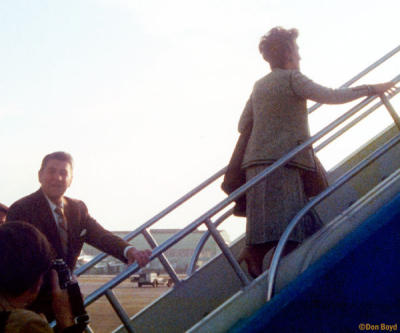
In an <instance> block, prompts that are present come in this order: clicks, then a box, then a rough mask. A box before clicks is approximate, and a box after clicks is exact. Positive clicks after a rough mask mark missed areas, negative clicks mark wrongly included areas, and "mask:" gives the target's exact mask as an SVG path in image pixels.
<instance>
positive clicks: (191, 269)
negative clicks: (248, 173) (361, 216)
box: [187, 79, 400, 275]
mask: <svg viewBox="0 0 400 333" xmlns="http://www.w3.org/2000/svg"><path fill="white" fill-rule="evenodd" d="M395 80H396V79H395ZM399 92H400V88H397V89H396V90H395V91H394V92H393V93H392V94H391V98H392V97H394V96H396V95H397V94H398V93H399ZM385 99H386V97H385ZM382 105H384V103H383V101H382V100H381V101H379V102H378V103H376V104H374V105H373V106H372V107H371V108H369V109H368V110H367V111H365V112H363V113H362V114H361V115H360V116H358V117H357V118H355V119H354V120H352V121H351V122H350V123H349V124H347V125H346V126H344V127H343V128H341V129H340V130H339V131H337V132H335V133H334V134H333V135H332V136H330V137H329V138H327V139H326V140H325V141H323V142H322V143H320V144H319V145H318V146H317V147H316V148H314V151H315V152H316V153H317V152H318V151H320V150H322V149H323V148H324V147H326V146H327V145H328V144H330V143H332V142H333V141H334V140H336V139H337V138H339V137H340V136H341V135H342V134H344V133H345V132H346V131H347V130H349V129H350V128H352V127H353V126H354V125H356V124H357V123H359V122H360V121H361V120H363V119H365V118H366V117H367V116H368V115H370V114H371V113H372V112H373V111H375V110H376V109H378V108H379V107H380V106H382ZM391 114H393V112H392V113H391ZM232 211H233V209H232V210H231V211H228V213H229V212H231V213H230V214H228V215H227V216H225V215H224V219H223V220H221V221H219V220H218V221H216V222H215V223H214V224H217V225H219V224H220V223H222V222H223V221H224V220H225V219H227V218H228V217H229V216H230V215H232ZM210 236H211V234H210V232H206V233H204V235H203V236H202V238H201V239H200V240H199V242H198V244H197V246H196V248H195V251H194V253H193V256H192V259H191V261H190V264H189V267H188V270H187V275H191V274H193V273H194V272H195V270H196V269H195V267H196V262H197V260H198V258H199V255H200V252H201V250H202V249H203V247H204V245H205V243H206V241H207V240H208V239H209V237H210Z"/></svg>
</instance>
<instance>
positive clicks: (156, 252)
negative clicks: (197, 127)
mask: <svg viewBox="0 0 400 333" xmlns="http://www.w3.org/2000/svg"><path fill="white" fill-rule="evenodd" d="M399 50H400V46H399V47H397V48H396V49H394V50H393V51H391V53H392V54H391V55H390V56H392V55H393V54H395V53H397V52H398V51H399ZM390 56H388V55H386V56H385V57H383V58H385V60H382V59H383V58H381V59H380V60H379V61H377V62H376V63H375V64H373V65H371V66H370V67H373V68H375V67H377V66H378V65H380V64H381V63H383V62H384V61H386V60H387V59H388V58H389V57H390ZM370 70H372V68H371V69H370ZM370 70H368V69H366V70H365V71H363V72H364V73H363V72H362V73H363V74H362V73H360V74H359V75H361V74H362V75H361V76H363V75H365V74H366V73H368V72H369V71H370ZM361 76H360V77H361ZM399 77H400V76H397V78H395V79H394V81H396V82H398V81H399ZM358 79H359V78H357V77H355V78H354V81H353V82H355V81H357V80H358ZM350 81H352V80H350ZM350 81H349V82H350ZM349 82H347V83H346V84H348V83H349ZM351 83H352V82H351ZM351 83H350V84H351ZM346 84H345V85H346ZM345 85H343V86H345ZM375 98H376V97H375V96H371V97H368V98H366V99H364V100H363V101H362V102H360V103H359V104H357V105H356V106H355V107H353V108H351V109H350V110H349V111H348V112H346V113H345V114H343V115H342V116H340V117H339V118H338V119H336V120H335V121H333V122H332V123H331V124H329V125H328V126H326V127H325V128H323V129H322V130H320V131H319V132H318V133H316V134H315V135H314V136H313V137H311V138H309V139H308V140H307V141H305V142H304V143H302V144H301V145H299V146H298V147H296V148H295V149H294V150H292V151H291V152H289V153H288V154H287V155H285V156H284V157H282V158H281V159H279V160H277V161H276V162H275V163H273V164H272V165H271V166H269V167H267V168H266V169H265V170H264V171H263V172H261V173H260V174H258V175H257V176H256V177H254V178H252V179H251V180H250V181H248V182H247V183H245V184H244V185H242V186H241V187H239V188H238V189H236V190H235V191H234V192H232V193H231V194H230V195H229V196H228V197H227V198H226V199H224V200H222V201H221V202H219V203H218V204H217V205H215V206H214V207H212V208H211V209H209V210H208V211H207V212H206V213H204V214H202V215H201V216H200V217H199V218H197V219H195V220H194V221H193V222H192V223H190V224H189V225H188V226H187V227H185V228H184V229H182V230H181V231H179V232H178V233H176V234H175V235H174V236H172V237H171V238H170V239H168V240H167V241H165V242H164V243H162V244H161V245H159V246H157V247H156V248H155V249H153V252H152V254H151V256H150V260H153V259H155V258H156V257H159V256H162V255H163V253H164V252H165V251H166V250H167V249H169V248H170V247H172V246H173V245H174V244H176V243H177V242H178V241H180V240H181V239H182V238H184V237H186V236H187V235H188V234H190V233H191V232H193V231H194V230H195V229H197V228H198V227H199V226H200V225H201V224H203V223H204V224H205V225H206V227H207V228H208V230H209V232H210V233H211V235H212V236H213V238H214V239H215V241H216V243H217V245H218V246H219V247H220V249H221V250H222V252H223V254H224V255H225V257H226V258H227V259H228V262H229V264H230V265H231V266H232V268H233V269H234V272H235V273H236V275H237V276H238V277H239V279H240V280H241V282H242V284H243V285H245V286H246V285H248V284H249V283H250V282H249V280H248V278H247V276H246V274H245V273H244V272H243V270H242V269H241V267H240V265H239V264H238V262H237V260H236V259H235V258H234V256H233V255H232V253H231V251H230V249H229V247H228V246H227V245H226V244H225V242H224V241H223V239H222V237H221V236H220V234H219V233H218V232H217V229H216V226H215V225H214V224H213V223H212V221H211V218H212V217H213V216H214V215H215V214H217V213H218V212H219V211H221V210H222V209H224V208H225V207H227V206H228V205H229V204H231V203H232V202H233V201H235V200H236V199H237V198H239V197H240V196H241V195H243V194H244V193H245V192H246V191H247V190H248V189H249V188H250V187H252V186H254V185H256V184H257V183H259V182H260V181H262V180H263V179H264V178H265V177H267V176H268V175H269V174H270V173H272V172H274V171H275V170H276V169H277V168H279V167H281V166H284V165H285V164H287V163H288V162H289V161H290V160H292V159H293V158H294V157H295V156H296V155H297V154H299V153H300V152H302V151H303V150H305V149H307V148H309V147H311V146H312V144H313V143H315V142H316V141H318V140H319V139H321V138H322V137H323V136H324V135H326V134H327V133H329V132H330V131H332V130H333V129H335V128H336V127H337V126H339V125H340V124H342V123H343V122H344V121H345V120H347V119H348V118H350V117H351V116H353V115H354V114H356V113H357V112H358V111H359V110H361V109H362V108H363V107H364V106H366V105H368V104H369V103H370V102H371V101H372V100H374V99H375ZM382 101H383V102H384V103H385V104H387V103H386V102H385V100H384V99H382ZM318 107H319V105H314V106H313V107H312V108H310V109H309V113H311V112H313V111H314V110H315V109H316V108H318ZM225 171H226V167H225V168H223V169H221V170H220V171H218V172H217V173H215V174H214V175H213V176H211V177H210V178H208V179H207V180H206V181H204V182H203V183H201V184H200V185H199V186H197V187H196V188H194V189H193V190H192V191H189V192H188V193H187V194H186V195H184V196H183V197H181V198H180V199H178V200H177V201H175V202H174V203H173V204H171V205H170V206H168V207H167V208H166V209H164V210H163V211H161V212H160V213H159V214H157V215H155V216H154V217H153V218H151V219H150V220H148V221H147V222H146V223H144V224H143V225H142V226H141V227H139V228H137V229H136V230H134V231H132V232H131V233H129V234H128V235H126V236H125V237H124V239H125V240H128V241H129V240H131V239H132V238H134V237H136V236H138V235H139V234H144V235H147V234H146V232H147V230H146V229H147V228H149V227H150V226H151V225H153V224H154V223H156V222H157V221H159V220H160V219H161V218H163V217H164V216H166V215H167V214H169V213H170V212H171V211H173V210H174V209H176V208H177V207H179V206H180V205H181V204H183V203H184V202H185V201H187V200H188V199H190V198H191V197H192V196H194V195H195V194H197V193H198V192H200V191H201V190H202V189H204V188H205V187H207V186H208V185H210V184H211V183H212V182H214V181H215V180H216V179H218V178H219V177H221V176H222V175H223V174H224V173H225ZM314 200H315V199H314ZM145 239H146V240H147V241H148V242H149V243H151V239H150V238H149V237H147V238H146V237H145ZM150 245H151V244H150ZM153 246H154V243H153ZM281 251H282V249H281ZM105 257H107V255H106V254H100V255H98V256H96V257H95V258H94V259H93V260H92V261H91V262H89V263H87V264H86V265H83V266H82V267H80V268H79V269H77V270H76V271H75V274H76V275H80V274H82V273H84V272H85V271H87V270H88V269H89V268H90V267H92V266H94V265H95V264H96V263H98V262H99V261H101V260H102V259H104V258H105ZM276 260H278V263H279V258H278V259H276ZM162 263H163V264H164V263H167V261H162ZM276 266H277V264H276ZM138 270H139V266H138V265H137V264H136V263H135V264H132V265H130V266H129V267H128V268H127V269H126V270H125V271H124V272H122V273H120V274H119V275H117V276H116V277H114V278H113V279H111V280H110V281H108V282H106V283H105V284H104V285H103V286H102V287H100V288H99V289H97V290H95V291H94V292H92V293H91V294H90V295H88V296H87V297H86V299H85V306H88V305H89V304H91V303H93V302H94V301H95V300H97V299H98V298H99V297H101V296H102V295H104V294H105V295H106V296H107V298H108V299H109V301H110V302H111V304H112V306H113V308H114V309H116V310H117V309H118V311H117V314H118V316H119V317H120V319H121V321H122V322H123V324H124V326H125V327H126V328H127V329H128V330H129V331H131V330H132V327H131V325H130V324H129V322H128V321H127V320H126V318H127V317H126V313H125V312H124V311H123V309H122V307H120V306H119V305H118V303H117V301H116V300H115V297H114V296H113V294H112V293H110V291H111V289H112V288H114V287H115V286H117V285H118V284H119V283H121V282H122V281H124V280H125V279H126V278H128V277H129V276H130V275H131V274H133V273H134V272H136V271H138ZM167 271H168V270H167Z"/></svg>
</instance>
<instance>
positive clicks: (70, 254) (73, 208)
mask: <svg viewBox="0 0 400 333" xmlns="http://www.w3.org/2000/svg"><path fill="white" fill-rule="evenodd" d="M64 198H65V202H64V214H65V216H66V219H67V222H68V251H67V254H66V255H65V254H64V251H63V250H62V246H61V240H60V236H59V233H58V230H57V225H56V222H55V221H54V217H53V214H52V212H51V209H50V206H49V203H48V202H47V199H46V197H45V196H44V194H43V192H42V190H41V189H39V190H38V191H37V192H34V193H32V194H30V195H28V196H26V197H24V198H22V199H20V200H18V201H17V202H15V203H14V204H12V205H11V207H10V209H9V211H8V214H7V221H17V220H19V221H25V222H28V223H31V224H32V225H34V226H35V227H37V228H38V229H39V230H40V231H41V232H42V233H43V234H44V235H45V236H46V237H47V239H48V240H49V242H50V244H51V245H52V246H53V248H54V250H55V252H56V254H57V256H58V257H59V258H63V259H64V261H65V262H66V263H67V265H68V266H69V267H70V269H71V270H73V268H74V267H75V264H76V261H77V259H78V256H79V254H80V252H81V250H82V246H83V243H84V242H86V243H88V244H90V245H92V246H94V247H96V248H98V249H99V250H101V251H103V252H106V253H108V254H110V255H112V256H114V257H116V258H118V259H120V260H121V261H123V262H126V258H125V257H124V249H125V248H126V246H128V245H129V243H128V242H126V241H124V240H123V239H121V238H120V237H117V236H115V235H113V234H112V233H111V232H109V231H107V230H105V229H104V228H103V227H102V226H101V225H100V224H99V223H98V222H97V221H96V220H95V219H93V218H92V217H91V216H90V215H89V213H88V209H87V207H86V205H85V204H84V202H82V201H80V200H76V199H71V198H68V197H64Z"/></svg>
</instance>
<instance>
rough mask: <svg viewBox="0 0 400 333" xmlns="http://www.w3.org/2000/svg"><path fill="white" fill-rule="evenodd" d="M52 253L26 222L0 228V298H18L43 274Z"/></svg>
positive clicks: (48, 246)
mask: <svg viewBox="0 0 400 333" xmlns="http://www.w3.org/2000/svg"><path fill="white" fill-rule="evenodd" d="M52 259H53V252H52V250H51V247H50V245H49V242H48V241H47V239H46V237H45V236H44V235H43V234H42V233H41V232H40V231H39V230H38V229H36V228H35V227H34V226H32V225H30V224H29V223H26V222H21V221H12V222H6V223H4V224H2V225H1V226H0V294H2V295H9V296H12V297H16V296H20V295H22V294H23V293H24V292H25V291H27V290H29V289H30V288H32V287H33V286H34V285H35V284H36V283H37V282H38V281H39V279H40V277H41V276H42V275H43V274H44V273H46V272H47V271H48V270H49V268H50V266H51V262H52Z"/></svg>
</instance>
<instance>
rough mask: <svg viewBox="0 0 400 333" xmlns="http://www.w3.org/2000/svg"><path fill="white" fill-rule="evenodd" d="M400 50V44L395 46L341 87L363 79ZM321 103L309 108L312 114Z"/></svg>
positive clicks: (346, 86)
mask: <svg viewBox="0 0 400 333" xmlns="http://www.w3.org/2000/svg"><path fill="white" fill-rule="evenodd" d="M399 51H400V45H399V46H397V47H395V48H394V49H393V50H391V51H390V52H388V53H386V54H385V55H384V56H383V57H382V58H380V59H378V60H377V61H375V62H374V63H373V64H372V65H370V66H368V67H367V68H366V69H364V70H363V71H361V72H360V73H358V74H357V75H356V76H354V77H353V78H351V79H350V80H349V81H347V82H346V83H344V84H342V85H341V86H340V87H339V88H348V87H350V86H351V85H352V84H353V83H355V82H357V81H358V80H359V79H361V78H362V77H364V76H365V75H367V74H368V73H369V72H371V71H372V70H374V69H375V68H377V67H378V66H380V65H382V64H383V63H384V62H385V61H386V60H388V59H389V58H391V57H393V56H394V55H395V54H396V53H397V52H399ZM321 105H323V104H321V103H315V104H314V105H313V106H311V107H310V108H309V109H308V113H309V114H311V113H313V112H314V111H315V110H317V109H318V108H319V107H320V106H321Z"/></svg>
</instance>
